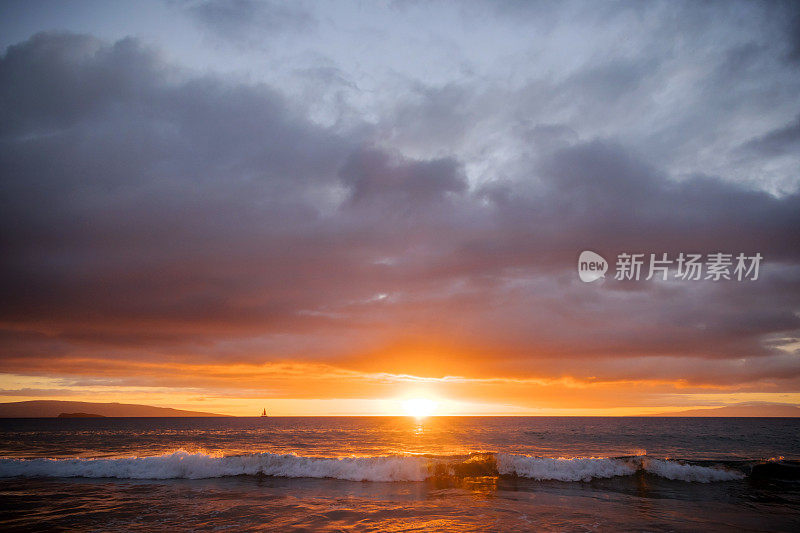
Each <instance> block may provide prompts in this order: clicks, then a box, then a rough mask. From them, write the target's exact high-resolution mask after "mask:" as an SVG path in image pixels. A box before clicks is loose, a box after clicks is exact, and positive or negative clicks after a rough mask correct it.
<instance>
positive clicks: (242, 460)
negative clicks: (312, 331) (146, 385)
mask: <svg viewBox="0 0 800 533" xmlns="http://www.w3.org/2000/svg"><path fill="white" fill-rule="evenodd" d="M799 481H800V419H781V418H640V417H623V418H601V417H585V418H584V417H579V418H576V417H431V418H428V419H425V420H416V419H413V418H406V417H314V418H309V417H269V418H103V419H4V420H0V494H1V495H2V500H3V504H2V506H0V528H21V529H80V530H120V529H124V530H141V531H146V530H171V531H194V530H220V529H228V530H232V531H242V530H274V531H321V530H357V531H432V530H433V531H436V530H439V531H531V530H536V531H698V530H704V531H729V530H737V529H738V530H751V531H800V483H799Z"/></svg>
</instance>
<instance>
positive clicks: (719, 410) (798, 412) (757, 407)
mask: <svg viewBox="0 0 800 533" xmlns="http://www.w3.org/2000/svg"><path fill="white" fill-rule="evenodd" d="M651 416H726V417H736V416H741V417H751V416H753V417H755V416H775V417H782V418H785V417H800V407H798V406H796V405H792V404H788V403H740V404H736V405H727V406H725V407H712V408H709V409H689V410H687V411H677V412H672V413H659V414H657V415H651Z"/></svg>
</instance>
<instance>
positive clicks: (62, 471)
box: [0, 450, 745, 483]
mask: <svg viewBox="0 0 800 533" xmlns="http://www.w3.org/2000/svg"><path fill="white" fill-rule="evenodd" d="M637 472H646V473H649V474H652V475H656V476H660V477H663V478H666V479H672V480H681V481H689V482H700V483H709V482H712V481H731V480H736V479H742V478H744V477H745V475H744V474H743V473H742V472H739V471H736V470H728V469H723V468H717V467H710V466H700V465H692V464H687V463H682V462H677V461H670V460H662V459H651V458H649V457H627V458H597V457H576V458H548V457H531V456H527V455H514V454H507V453H498V454H489V453H486V454H473V455H471V456H469V457H468V458H466V459H465V458H463V457H460V458H453V457H421V456H399V455H398V456H379V457H340V458H323V457H303V456H298V455H293V454H286V455H282V454H273V453H253V454H246V455H235V456H227V457H226V456H220V455H207V454H204V453H189V452H187V451H184V450H178V451H176V452H172V453H167V454H164V455H157V456H150V457H130V458H121V459H45V458H40V459H0V477H2V478H8V477H45V478H54V477H84V478H119V479H204V478H216V477H227V476H239V475H263V476H275V477H289V478H335V479H343V480H349V481H423V480H425V479H429V478H438V477H459V478H461V477H474V476H497V475H499V476H517V477H523V478H529V479H534V480H540V481H544V480H554V481H590V480H592V479H597V478H611V477H616V476H630V475H633V474H636V473H637Z"/></svg>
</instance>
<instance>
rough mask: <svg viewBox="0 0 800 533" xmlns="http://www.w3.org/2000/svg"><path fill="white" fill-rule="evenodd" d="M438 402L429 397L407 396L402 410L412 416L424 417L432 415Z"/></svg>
mask: <svg viewBox="0 0 800 533" xmlns="http://www.w3.org/2000/svg"><path fill="white" fill-rule="evenodd" d="M437 407H438V402H436V401H434V400H431V399H429V398H409V399H407V400H405V401H404V402H403V411H405V413H406V414H407V415H408V416H413V417H414V418H426V417H428V416H431V415H433V414H434V413H435V412H436V408H437Z"/></svg>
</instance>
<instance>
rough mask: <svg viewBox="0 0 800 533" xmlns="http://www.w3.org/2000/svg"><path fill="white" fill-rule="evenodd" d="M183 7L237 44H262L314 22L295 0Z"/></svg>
mask: <svg viewBox="0 0 800 533" xmlns="http://www.w3.org/2000/svg"><path fill="white" fill-rule="evenodd" d="M186 9H187V10H188V12H189V13H190V14H191V15H192V16H193V17H194V18H195V19H196V20H197V21H198V22H199V23H200V24H201V25H202V26H203V27H204V28H206V29H207V30H208V31H209V32H211V33H212V34H214V35H215V36H217V37H220V38H222V39H225V40H228V41H232V42H240V43H244V42H246V41H253V43H252V44H255V43H258V42H259V41H261V42H262V43H263V41H264V37H268V36H270V35H272V34H275V33H280V32H296V31H302V30H306V29H309V28H311V27H313V26H314V24H315V19H314V17H313V16H312V15H311V14H310V13H308V12H307V11H305V10H304V9H303V8H302V7H301V6H300V4H299V3H294V2H269V1H263V0H262V1H257V0H227V1H226V0H209V1H202V2H199V3H197V4H187V5H186Z"/></svg>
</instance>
